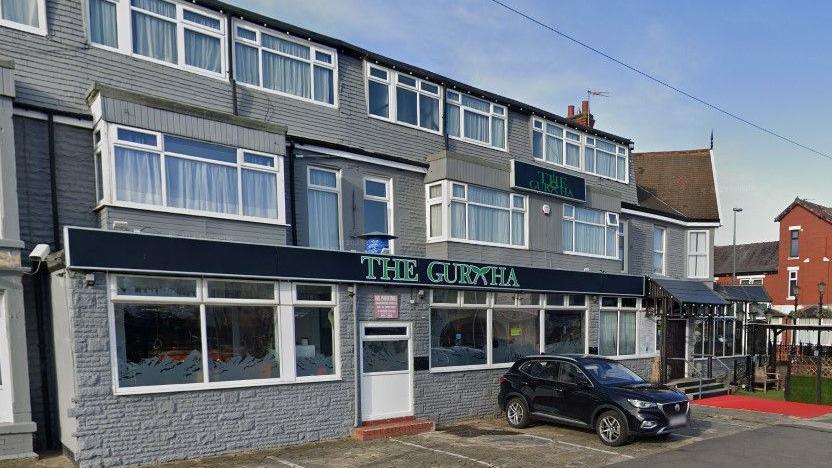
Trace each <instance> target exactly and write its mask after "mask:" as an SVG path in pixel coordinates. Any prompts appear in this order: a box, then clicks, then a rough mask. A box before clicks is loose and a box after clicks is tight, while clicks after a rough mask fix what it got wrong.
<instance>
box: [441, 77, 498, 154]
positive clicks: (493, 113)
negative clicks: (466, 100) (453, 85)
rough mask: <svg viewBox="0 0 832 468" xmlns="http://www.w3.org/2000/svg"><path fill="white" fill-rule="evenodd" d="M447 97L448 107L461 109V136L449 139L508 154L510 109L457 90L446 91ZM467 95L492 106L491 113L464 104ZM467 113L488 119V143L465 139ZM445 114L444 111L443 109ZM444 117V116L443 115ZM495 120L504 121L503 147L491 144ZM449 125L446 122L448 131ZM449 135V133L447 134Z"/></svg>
mask: <svg viewBox="0 0 832 468" xmlns="http://www.w3.org/2000/svg"><path fill="white" fill-rule="evenodd" d="M445 93H446V96H445V100H447V103H446V106H457V107H458V108H459V136H455V135H451V134H448V138H450V139H452V140H459V141H464V142H466V143H471V144H473V145H479V146H484V147H486V148H491V149H495V150H498V151H504V152H508V108H507V107H505V106H501V105H499V104H494V103H493V102H490V101H487V100H486V99H483V98H478V97H476V96H474V95H472V94H468V93H463V92H460V91H456V90H451V89H447V90H445ZM453 95H456V96H457V97H456V98H455V99H454V98H452V97H451V96H453ZM463 95H467V96H468V97H470V98H473V99H476V100H478V101H483V102H486V103H488V104H489V105H490V111H489V112H485V111H481V110H479V109H474V108H472V107H468V106H466V105H464V104H463V103H462V96H463ZM465 111H468V112H471V113H474V114H479V115H481V116H483V117H487V118H488V142H484V141H480V140H477V139H474V138H467V137H465ZM443 112H444V109H443ZM443 115H444V114H443ZM494 119H500V120H502V121H503V126H504V129H505V131H504V132H503V135H504V137H503V146H494V145H493V144H492V143H491V142H492V141H493V140H494V132H493V131H492V125H491V124H492V121H493V120H494ZM447 125H448V123H447V122H445V128H446V129H447ZM446 133H447V132H446Z"/></svg>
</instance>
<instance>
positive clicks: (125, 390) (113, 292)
mask: <svg viewBox="0 0 832 468" xmlns="http://www.w3.org/2000/svg"><path fill="white" fill-rule="evenodd" d="M119 276H143V275H130V274H127V275H121V274H108V277H107V285H108V287H107V293H108V301H107V302H108V320H109V339H110V370H111V373H112V390H113V394H114V395H117V396H118V395H144V394H152V393H171V392H184V391H196V390H206V389H221V388H246V387H262V386H269V385H285V384H294V383H304V382H323V381H336V380H341V340H340V332H339V330H340V327H339V324H340V314H339V301H338V288H337V286H336V285H328V286H330V287H331V288H332V296H331V300H330V301H298V300H296V294H295V290H296V286H297V284H304V283H291V282H270V281H251V280H240V279H237V278H177V279H189V280H195V281H196V282H197V285H196V295H195V296H194V297H159V296H122V295H119V294H118V288H117V285H116V278H117V277H119ZM211 280H218V281H235V282H258V283H272V284H273V285H274V294H275V295H274V299H216V298H209V297H208V286H207V283H208V281H211ZM318 285H320V284H318ZM118 303H130V304H142V303H144V304H191V305H198V306H199V317H200V330H201V335H200V342H201V353H202V374H203V376H202V378H203V381H202V382H196V383H186V384H170V385H147V386H142V387H120V386H119V382H118V344H117V341H116V336H117V331H116V320H115V304H118ZM229 304H239V305H263V306H271V307H273V308H274V318H275V319H274V321H275V341H276V345H277V350H276V351H277V353H278V356H279V360H280V377H276V378H268V379H250V380H235V381H217V382H210V381H209V380H210V372H209V371H208V370H209V363H208V353H207V349H208V338H207V333H206V331H207V324H206V312H205V308H206V306H208V305H229ZM295 306H297V307H331V308H332V309H333V310H334V322H335V326H334V328H333V339H332V360H333V371H334V373H333V374H329V375H324V376H297V375H296V367H295V366H296V362H295V359H296V353H295V330H294V320H295V312H294V308H295Z"/></svg>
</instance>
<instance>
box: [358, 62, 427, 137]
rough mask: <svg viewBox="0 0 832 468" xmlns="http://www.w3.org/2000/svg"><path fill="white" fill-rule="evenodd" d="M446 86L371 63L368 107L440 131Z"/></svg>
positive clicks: (374, 112) (380, 115) (396, 119)
mask: <svg viewBox="0 0 832 468" xmlns="http://www.w3.org/2000/svg"><path fill="white" fill-rule="evenodd" d="M441 93H442V88H440V87H439V85H437V84H434V83H431V82H429V81H425V80H422V79H419V78H416V77H414V76H411V75H407V74H404V73H399V72H395V71H392V70H388V69H386V68H382V67H379V66H376V65H370V64H368V65H367V110H368V112H369V113H370V115H371V116H373V117H378V118H382V119H386V120H390V121H392V122H396V123H400V124H403V125H408V126H412V127H418V128H421V129H424V130H428V131H431V132H434V133H440V128H441V127H440V122H439V116H440V115H442V103H441V99H440V97H441Z"/></svg>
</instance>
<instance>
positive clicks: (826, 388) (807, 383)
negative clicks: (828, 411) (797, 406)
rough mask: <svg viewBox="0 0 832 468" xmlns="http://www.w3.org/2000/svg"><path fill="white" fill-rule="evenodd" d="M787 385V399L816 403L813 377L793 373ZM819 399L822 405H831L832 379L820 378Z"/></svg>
mask: <svg viewBox="0 0 832 468" xmlns="http://www.w3.org/2000/svg"><path fill="white" fill-rule="evenodd" d="M788 385H789V401H798V402H801V403H816V400H815V378H814V377H805V376H799V375H793V376H791V380H790V381H789V383H788ZM820 401H821V403H822V404H824V405H832V379H821V386H820Z"/></svg>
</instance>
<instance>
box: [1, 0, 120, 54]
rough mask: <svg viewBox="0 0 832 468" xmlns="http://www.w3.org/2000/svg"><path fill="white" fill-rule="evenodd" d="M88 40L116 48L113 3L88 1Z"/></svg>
mask: <svg viewBox="0 0 832 468" xmlns="http://www.w3.org/2000/svg"><path fill="white" fill-rule="evenodd" d="M4 1H5V0H4ZM32 3H34V2H32ZM90 40H91V41H92V42H95V43H96V44H102V45H105V46H109V47H118V26H117V25H116V4H115V3H112V2H108V1H106V0H90Z"/></svg>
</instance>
